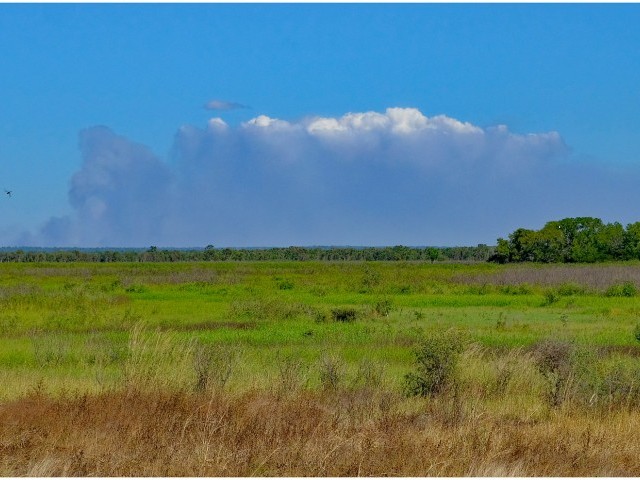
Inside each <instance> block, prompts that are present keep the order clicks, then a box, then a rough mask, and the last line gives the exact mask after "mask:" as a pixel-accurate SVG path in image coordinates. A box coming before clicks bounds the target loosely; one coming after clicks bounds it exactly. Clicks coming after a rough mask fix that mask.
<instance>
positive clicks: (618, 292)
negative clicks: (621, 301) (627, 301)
mask: <svg viewBox="0 0 640 480" xmlns="http://www.w3.org/2000/svg"><path fill="white" fill-rule="evenodd" d="M637 293H638V289H637V288H636V286H635V284H634V283H633V282H624V283H621V284H617V285H611V286H610V287H609V288H607V290H606V291H605V292H604V295H605V297H635V296H636V295H637Z"/></svg>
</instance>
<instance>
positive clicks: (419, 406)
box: [0, 390, 640, 476]
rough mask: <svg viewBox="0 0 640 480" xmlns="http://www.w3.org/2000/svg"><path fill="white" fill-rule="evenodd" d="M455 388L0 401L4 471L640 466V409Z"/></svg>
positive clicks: (632, 471) (475, 470) (438, 471)
mask: <svg viewBox="0 0 640 480" xmlns="http://www.w3.org/2000/svg"><path fill="white" fill-rule="evenodd" d="M454 410H455V408H453V407H452V403H451V399H444V398H441V399H439V400H437V401H427V400H412V401H408V400H403V399H402V398H401V397H396V396H394V395H392V394H389V393H387V394H381V393H376V394H371V392H363V391H349V392H347V391H340V392H309V391H300V392H298V393H297V394H296V395H293V396H281V395H276V394H274V393H269V392H266V391H251V392H245V393H243V394H237V395H232V394H229V393H221V392H218V393H215V394H212V395H201V394H196V393H185V392H174V393H167V392H165V393H162V392H159V391H156V392H153V393H149V392H148V393H143V392H140V391H137V390H123V391H119V392H106V393H103V394H100V395H93V396H68V397H66V398H58V399H53V398H50V397H47V396H44V395H41V394H39V393H38V392H34V393H32V394H31V395H30V396H28V397H25V398H22V399H20V400H16V401H13V402H10V403H5V404H3V405H1V406H0V459H1V460H0V474H2V475H4V476H22V475H28V476H59V475H63V476H77V475H80V476H132V475H135V476H255V475H257V476H306V475H312V476H358V475H373V476H386V475H394V476H476V475H478V476H483V475H488V476H511V475H520V476H534V475H536V476H537V475H543V476H573V475H578V476H596V475H605V476H637V475H638V474H640V413H639V412H637V411H627V410H617V411H612V412H604V411H602V412H600V413H599V414H597V415H594V414H593V412H586V411H576V410H574V411H569V410H567V411H564V410H558V411H553V412H551V413H550V414H549V415H548V416H547V417H546V418H541V419H538V420H536V421H519V420H509V419H508V418H505V417H503V416H496V415H492V414H490V413H489V412H487V411H485V410H482V409H473V408H469V407H468V406H466V407H463V408H462V409H461V410H460V411H458V412H457V413H456V414H455V415H454V414H453V412H454Z"/></svg>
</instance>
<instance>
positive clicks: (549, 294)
mask: <svg viewBox="0 0 640 480" xmlns="http://www.w3.org/2000/svg"><path fill="white" fill-rule="evenodd" d="M558 300H560V295H559V294H558V292H556V291H555V290H553V289H549V290H546V291H545V292H544V302H543V303H542V306H547V305H553V304H554V303H556V302H557V301H558Z"/></svg>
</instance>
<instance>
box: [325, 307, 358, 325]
mask: <svg viewBox="0 0 640 480" xmlns="http://www.w3.org/2000/svg"><path fill="white" fill-rule="evenodd" d="M357 316H358V312H357V310H356V309H355V308H334V309H332V310H331V318H332V319H333V320H334V321H335V322H344V323H349V322H353V321H355V319H356V318H357Z"/></svg>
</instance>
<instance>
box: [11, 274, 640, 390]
mask: <svg viewBox="0 0 640 480" xmlns="http://www.w3.org/2000/svg"><path fill="white" fill-rule="evenodd" d="M554 269H555V270H554ZM639 270H640V265H639V264H637V263H633V264H615V265H598V266H580V265H578V266H572V267H557V266H539V265H534V266H526V267H522V266H501V265H493V264H454V263H446V264H439V263H436V264H425V263H359V262H353V263H347V262H345V263H312V262H303V263H273V262H268V263H198V264H190V263H175V264H173V263H172V264H169V263H167V264H154V263H138V264H67V265H65V264H2V265H0V385H1V386H0V397H1V398H3V399H10V398H15V397H19V396H21V395H23V394H25V393H27V392H29V391H30V390H32V389H34V388H39V389H43V390H45V391H47V392H51V393H56V392H68V391H87V392H95V391H100V390H102V389H105V388H112V387H117V386H118V385H120V384H123V382H127V381H131V378H132V375H134V376H135V374H136V373H135V372H134V370H135V369H138V370H141V369H143V365H146V366H144V368H145V369H147V370H145V372H146V373H145V375H146V377H145V378H147V379H148V378H151V377H153V378H155V380H154V381H162V382H165V383H170V382H174V383H175V385H176V386H178V385H179V386H182V387H184V388H189V385H194V384H196V383H197V375H198V370H197V366H195V363H194V362H195V361H196V360H194V359H195V358H196V357H197V354H196V352H197V351H198V350H199V349H200V350H202V349H203V348H205V347H207V346H208V351H209V352H210V353H209V356H211V355H213V357H212V358H213V360H212V359H211V358H210V359H209V360H210V361H211V362H213V363H211V362H210V363H211V365H210V367H209V368H212V369H214V370H218V371H220V372H227V371H228V372H229V373H228V374H224V375H223V373H220V375H221V376H222V378H221V379H220V380H219V382H220V383H224V384H225V387H226V388H229V389H231V390H243V389H247V388H253V387H257V386H258V387H259V386H268V385H271V384H273V383H274V382H277V381H282V378H283V377H284V376H286V370H287V369H292V371H293V370H295V375H296V376H297V378H298V380H297V381H299V382H303V383H304V385H305V386H306V387H308V388H316V387H318V386H321V384H322V381H323V377H322V372H323V369H325V370H326V369H327V368H329V367H328V366H327V362H329V363H330V364H331V362H333V363H335V366H337V367H339V368H340V372H341V381H343V382H356V381H358V378H359V375H360V376H362V371H363V369H364V370H366V369H367V368H368V369H371V366H372V365H373V366H375V368H376V370H377V372H378V376H380V377H381V378H382V379H383V381H384V382H385V383H386V384H387V385H389V386H390V388H398V389H399V388H400V387H401V383H402V380H403V376H404V374H405V373H406V372H408V371H409V370H410V369H411V364H412V361H413V349H414V347H415V345H416V344H417V343H418V342H419V341H420V340H421V339H423V338H425V337H428V336H429V335H432V334H433V333H435V332H441V331H444V330H449V329H454V330H455V331H456V332H457V333H456V334H457V335H459V336H460V337H461V338H464V339H465V341H466V342H468V344H470V345H473V346H474V348H475V349H476V350H481V351H483V352H484V353H483V355H485V356H486V355H488V354H491V352H494V351H495V352H504V351H507V350H510V349H514V348H521V349H525V350H526V349H530V348H532V347H533V346H534V345H535V344H536V343H537V342H539V341H541V340H543V339H549V338H555V339H564V340H568V341H572V342H575V343H576V344H578V345H585V346H589V347H592V348H594V349H597V350H598V351H604V352H609V356H610V355H616V354H617V355H624V356H625V358H627V359H628V361H630V362H633V361H635V358H636V355H635V354H636V352H639V351H640V349H638V346H639V345H640V343H639V342H638V340H636V338H635V336H634V327H635V326H636V325H637V324H638V323H639V321H640V316H639V313H640V296H636V295H635V292H634V291H631V292H626V293H625V294H626V295H629V296H623V294H622V293H620V292H619V290H620V288H618V291H616V290H615V286H616V285H622V284H623V283H624V282H625V281H628V282H634V281H635V280H636V277H637V275H638V271H639ZM612 286H613V287H612ZM614 295H617V296H614ZM345 312H346V313H345ZM341 315H346V317H345V318H342V317H341ZM349 315H351V316H349ZM341 320H342V321H341ZM203 346H205V347H203ZM205 349H206V348H205ZM211 352H212V353H211ZM145 359H147V360H145ZM145 362H146V363H145ZM216 362H217V363H216ZM196 363H197V362H196ZM329 366H331V365H329ZM149 369H155V370H154V371H155V373H153V375H152V374H150V373H149V372H148V370H149ZM138 373H140V372H138ZM291 375H293V373H291ZM226 377H228V378H226Z"/></svg>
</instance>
